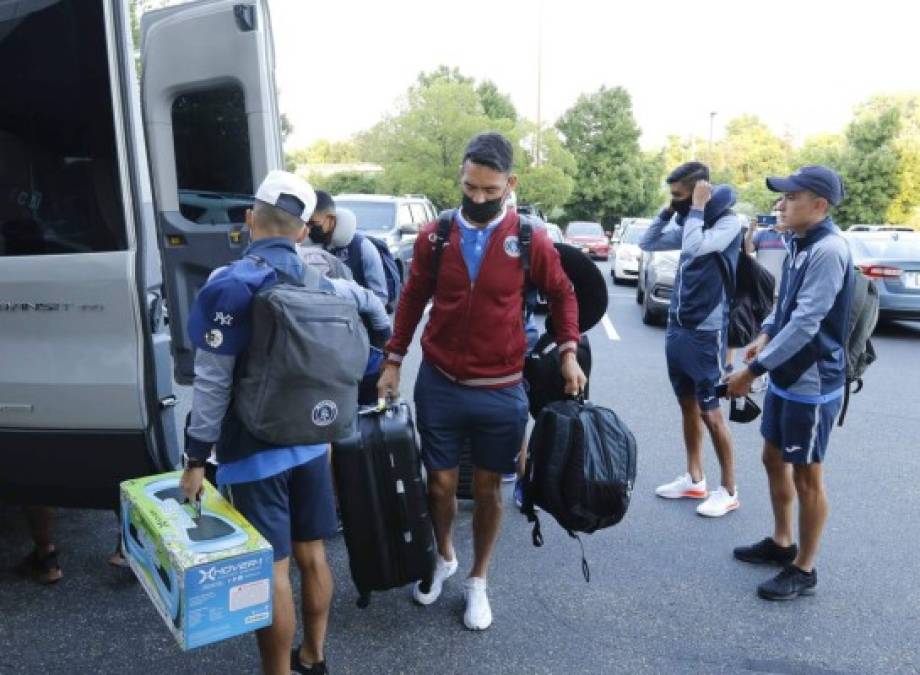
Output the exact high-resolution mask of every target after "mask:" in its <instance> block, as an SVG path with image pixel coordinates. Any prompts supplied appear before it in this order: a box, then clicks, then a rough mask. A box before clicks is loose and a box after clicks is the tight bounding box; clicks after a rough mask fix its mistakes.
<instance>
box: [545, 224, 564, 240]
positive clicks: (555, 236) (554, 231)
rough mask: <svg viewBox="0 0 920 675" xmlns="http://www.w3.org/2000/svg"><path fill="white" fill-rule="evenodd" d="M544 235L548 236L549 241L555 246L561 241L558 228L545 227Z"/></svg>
mask: <svg viewBox="0 0 920 675" xmlns="http://www.w3.org/2000/svg"><path fill="white" fill-rule="evenodd" d="M546 234H548V235H549V238H550V240H551V241H552V242H554V243H556V244H560V243H562V241H563V237H562V230H560V229H559V228H558V227H550V226H549V225H547V226H546Z"/></svg>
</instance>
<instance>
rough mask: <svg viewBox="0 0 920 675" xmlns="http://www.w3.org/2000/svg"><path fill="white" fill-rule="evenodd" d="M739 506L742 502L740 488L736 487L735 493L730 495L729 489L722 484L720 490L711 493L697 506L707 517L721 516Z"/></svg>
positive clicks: (700, 512) (699, 512)
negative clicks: (739, 494) (739, 495)
mask: <svg viewBox="0 0 920 675" xmlns="http://www.w3.org/2000/svg"><path fill="white" fill-rule="evenodd" d="M739 506H741V502H740V501H738V488H735V494H733V495H730V494H728V490H726V489H725V488H724V487H723V486H721V485H720V486H719V489H718V490H713V491H712V492H710V493H709V499H707V500H706V501H705V502H703V503H702V504H700V505H699V506H697V507H696V512H697V513H698V514H700V515H701V516H706V517H707V518H719V517H721V516H724V515H725V514H726V513H728V512H729V511H734V510H735V509H737V508H738V507H739Z"/></svg>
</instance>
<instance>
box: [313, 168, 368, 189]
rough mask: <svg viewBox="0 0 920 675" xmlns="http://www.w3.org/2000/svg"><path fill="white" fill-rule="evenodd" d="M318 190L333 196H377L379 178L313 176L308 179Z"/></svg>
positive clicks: (343, 175) (337, 174)
mask: <svg viewBox="0 0 920 675" xmlns="http://www.w3.org/2000/svg"><path fill="white" fill-rule="evenodd" d="M307 180H309V181H310V184H311V185H312V186H313V187H315V188H317V189H318V190H325V191H326V192H328V193H329V194H331V195H337V194H346V193H347V194H368V195H372V194H376V193H377V192H378V177H377V174H372V173H352V172H346V173H334V174H332V175H331V176H319V175H316V174H313V175H311V176H309V177H308V178H307Z"/></svg>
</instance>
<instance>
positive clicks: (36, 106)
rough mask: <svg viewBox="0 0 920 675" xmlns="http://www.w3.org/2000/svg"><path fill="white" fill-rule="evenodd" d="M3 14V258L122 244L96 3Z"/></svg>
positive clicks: (61, 3) (27, 6) (15, 8)
mask: <svg viewBox="0 0 920 675" xmlns="http://www.w3.org/2000/svg"><path fill="white" fill-rule="evenodd" d="M0 16H2V19H0V63H3V64H5V65H4V67H3V68H0V92H3V94H2V95H0V256H21V255H50V254H64V253H93V252H97V251H116V250H123V249H125V248H126V247H127V237H126V232H125V220H124V211H123V207H122V198H121V185H120V182H119V178H118V168H117V167H118V163H117V161H116V155H115V130H114V122H113V116H112V97H111V90H110V84H109V71H108V60H107V57H106V36H105V23H104V18H103V15H102V3H101V2H83V1H82V0H58V2H39V3H28V2H20V3H14V4H13V5H12V8H11V11H10V10H9V9H7V10H5V11H2V12H0Z"/></svg>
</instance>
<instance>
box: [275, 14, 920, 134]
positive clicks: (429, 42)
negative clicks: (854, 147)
mask: <svg viewBox="0 0 920 675" xmlns="http://www.w3.org/2000/svg"><path fill="white" fill-rule="evenodd" d="M541 5H542V9H541ZM269 6H270V10H271V14H272V26H273V31H274V40H275V53H276V79H277V84H278V85H279V88H280V90H281V99H280V106H281V109H282V111H284V112H286V113H287V114H288V116H289V117H290V119H291V121H292V122H293V124H294V134H293V135H292V137H291V138H290V139H289V144H288V145H289V148H293V147H301V146H304V145H308V144H309V143H311V142H313V141H315V140H317V139H320V138H327V139H331V140H341V139H345V138H348V137H350V136H351V135H352V134H354V133H356V132H358V131H361V130H363V129H366V128H368V127H370V126H372V125H373V124H375V123H376V122H377V121H378V120H379V119H380V118H381V117H382V116H383V115H384V114H386V113H388V112H392V111H394V110H395V107H396V105H397V102H398V100H399V98H400V96H401V95H402V94H404V92H405V91H406V89H407V88H408V87H409V86H410V85H411V84H412V83H413V82H414V81H415V78H416V76H417V75H418V73H419V72H421V71H429V70H432V69H434V68H436V67H437V66H438V65H440V64H447V65H450V66H457V67H459V68H460V71H461V72H462V73H463V74H465V75H468V76H472V77H474V78H476V79H477V80H481V79H491V80H493V81H494V82H495V83H496V84H497V85H498V87H499V89H500V90H502V91H504V92H506V93H508V94H509V95H510V96H511V99H512V101H513V102H514V104H515V106H516V107H517V109H518V111H519V113H520V114H522V115H524V116H525V117H528V118H530V119H536V114H537V80H538V78H537V70H538V69H537V63H538V58H537V55H538V44H539V43H540V40H539V35H540V25H541V14H542V36H543V39H542V57H543V59H542V60H543V77H542V118H543V120H544V122H546V123H548V124H552V123H553V122H555V121H556V120H557V119H558V118H559V116H560V115H561V114H562V113H563V112H564V111H565V110H566V109H568V108H569V107H570V106H572V105H573V104H574V103H575V101H576V100H577V99H578V97H579V95H581V94H589V93H591V92H593V91H596V90H597V89H598V88H600V87H601V86H603V85H606V86H608V87H615V86H622V87H624V88H625V89H626V90H627V91H628V92H629V93H630V95H631V96H632V101H633V109H634V114H635V116H636V119H637V121H638V123H639V126H640V128H641V129H642V140H641V143H642V146H643V147H644V148H646V149H651V148H655V147H658V146H660V145H661V144H662V143H663V142H664V139H665V138H666V136H667V135H669V134H678V135H680V136H684V137H686V136H688V135H690V134H694V135H696V136H700V137H702V138H704V139H705V138H708V136H709V129H710V117H711V116H710V113H711V112H715V113H716V114H715V117H714V118H713V120H714V124H713V127H714V136H715V138H716V139H718V138H719V137H720V136H721V135H722V134H723V132H724V124H725V123H726V122H727V121H728V120H730V119H732V118H733V117H737V116H738V115H741V114H745V113H752V114H756V115H758V116H759V117H760V118H761V119H763V120H764V121H765V122H766V123H767V124H769V125H770V127H771V128H772V129H773V130H774V131H775V132H776V133H779V134H783V135H789V136H791V138H792V139H793V140H794V142H796V143H799V142H801V141H802V140H803V138H805V137H807V136H809V135H812V134H815V133H824V132H840V131H843V129H844V128H845V126H846V124H847V122H848V121H849V119H850V116H851V114H852V111H853V108H854V106H855V105H856V104H858V103H859V102H860V101H862V100H864V99H866V98H867V97H868V96H871V95H873V94H876V93H883V92H904V91H914V92H920V49H918V43H920V37H918V34H917V26H918V25H920V3H917V2H916V0H897V1H895V0H873V1H872V2H865V1H864V2H859V3H857V2H851V1H850V0H843V1H841V2H830V1H825V0H797V1H791V0H771V1H770V2H751V1H750V0H734V2H728V1H716V0H711V1H706V0H699V1H698V2H696V3H694V2H693V1H692V0H683V1H681V2H672V1H671V0H632V1H629V2H622V1H618V0H606V1H604V0H599V1H595V2H589V1H587V0H542V2H541V0H532V1H530V2H525V1H523V0H465V1H463V2H454V3H448V2H443V0H428V1H427V2H423V1H418V0H389V1H385V2H381V1H379V0H378V1H376V2H371V1H369V0H364V1H360V0H335V1H334V2H330V1H321V0H269Z"/></svg>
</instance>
